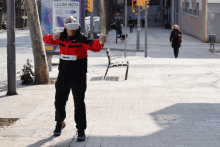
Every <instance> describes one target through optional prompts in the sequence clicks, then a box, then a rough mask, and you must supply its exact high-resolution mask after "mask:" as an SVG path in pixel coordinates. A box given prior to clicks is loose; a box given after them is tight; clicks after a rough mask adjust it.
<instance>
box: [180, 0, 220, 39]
mask: <svg viewBox="0 0 220 147" xmlns="http://www.w3.org/2000/svg"><path fill="white" fill-rule="evenodd" d="M179 7H180V10H181V13H180V20H179V24H180V29H181V31H182V32H183V33H186V34H189V35H191V36H194V37H196V38H198V39H200V40H202V41H203V42H209V35H210V34H216V42H220V30H219V29H218V25H219V24H220V1H219V0H180V4H179Z"/></svg>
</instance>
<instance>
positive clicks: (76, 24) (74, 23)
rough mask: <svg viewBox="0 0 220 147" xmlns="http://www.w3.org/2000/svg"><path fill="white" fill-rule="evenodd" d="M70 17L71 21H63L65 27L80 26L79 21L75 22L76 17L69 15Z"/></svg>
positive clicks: (74, 27) (75, 28)
mask: <svg viewBox="0 0 220 147" xmlns="http://www.w3.org/2000/svg"><path fill="white" fill-rule="evenodd" d="M70 18H71V22H67V23H66V20H65V23H64V25H65V26H66V27H67V29H68V30H77V29H79V27H80V24H79V22H77V21H76V19H75V18H74V17H73V16H71V17H70Z"/></svg>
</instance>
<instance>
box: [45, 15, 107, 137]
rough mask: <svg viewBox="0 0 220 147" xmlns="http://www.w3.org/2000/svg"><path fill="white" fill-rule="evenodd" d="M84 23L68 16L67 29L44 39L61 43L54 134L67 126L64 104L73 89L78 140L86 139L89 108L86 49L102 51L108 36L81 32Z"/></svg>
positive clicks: (56, 85)
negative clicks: (89, 37)
mask: <svg viewBox="0 0 220 147" xmlns="http://www.w3.org/2000/svg"><path fill="white" fill-rule="evenodd" d="M80 29H81V26H80V24H79V23H78V22H77V21H76V19H75V18H74V17H73V16H69V17H67V19H66V20H65V24H64V31H63V32H61V33H56V34H46V35H45V36H44V37H43V40H44V42H45V43H46V44H52V45H59V48H60V63H59V68H58V69H59V74H58V77H57V81H56V84H55V87H56V94H55V103H54V104H55V109H56V112H55V121H56V122H57V123H56V128H55V130H54V136H59V135H61V130H62V129H63V128H64V127H65V125H66V124H65V122H64V119H65V118H66V111H65V106H66V102H67V100H68V96H69V93H70V89H72V94H73V97H74V107H75V122H76V128H77V132H78V133H77V135H78V136H77V141H85V129H86V127H87V123H86V108H85V103H84V98H85V92H86V86H87V85H86V73H87V50H91V51H93V52H99V51H100V50H101V49H102V48H103V46H104V43H105V41H106V36H103V37H100V38H99V40H91V39H88V38H87V36H85V35H83V34H82V33H80Z"/></svg>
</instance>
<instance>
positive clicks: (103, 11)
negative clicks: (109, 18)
mask: <svg viewBox="0 0 220 147" xmlns="http://www.w3.org/2000/svg"><path fill="white" fill-rule="evenodd" d="M106 13H107V11H106V2H105V0H100V31H101V33H103V34H105V35H107V29H106Z"/></svg>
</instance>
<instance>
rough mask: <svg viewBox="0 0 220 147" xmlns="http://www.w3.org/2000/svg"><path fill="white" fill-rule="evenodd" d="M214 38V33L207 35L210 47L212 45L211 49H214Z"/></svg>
mask: <svg viewBox="0 0 220 147" xmlns="http://www.w3.org/2000/svg"><path fill="white" fill-rule="evenodd" d="M215 38H216V34H210V35H209V42H210V49H211V48H212V46H213V50H215V49H214V43H215Z"/></svg>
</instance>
